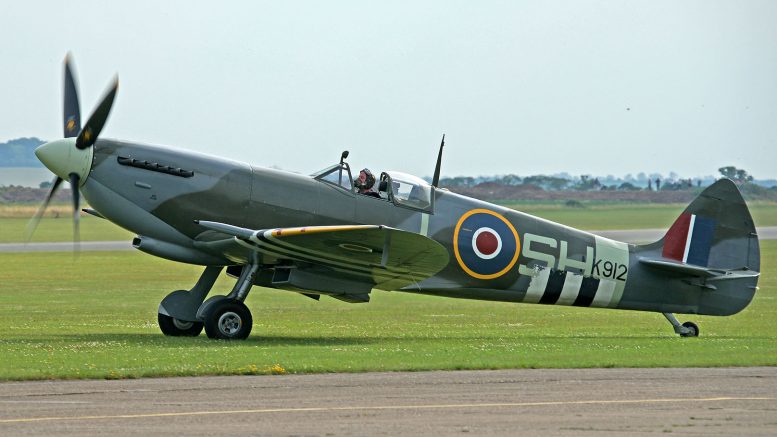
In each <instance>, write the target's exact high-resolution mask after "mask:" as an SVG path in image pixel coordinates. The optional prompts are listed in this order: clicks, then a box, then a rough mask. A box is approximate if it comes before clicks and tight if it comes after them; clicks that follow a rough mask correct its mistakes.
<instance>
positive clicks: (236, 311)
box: [205, 300, 254, 340]
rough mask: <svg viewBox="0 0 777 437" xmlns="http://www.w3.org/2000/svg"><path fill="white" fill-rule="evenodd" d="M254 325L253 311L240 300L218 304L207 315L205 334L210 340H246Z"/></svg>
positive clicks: (224, 301)
mask: <svg viewBox="0 0 777 437" xmlns="http://www.w3.org/2000/svg"><path fill="white" fill-rule="evenodd" d="M253 324H254V319H253V318H252V317H251V311H250V310H249V309H248V307H247V306H246V305H245V304H244V303H243V302H240V301H239V300H223V301H220V302H217V303H215V304H213V306H212V307H211V308H210V309H209V310H208V313H207V314H205V333H206V334H207V335H208V338H213V339H219V340H245V339H246V338H248V334H250V333H251V328H252V327H253Z"/></svg>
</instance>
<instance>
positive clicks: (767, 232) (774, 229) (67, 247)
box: [0, 226, 777, 253]
mask: <svg viewBox="0 0 777 437" xmlns="http://www.w3.org/2000/svg"><path fill="white" fill-rule="evenodd" d="M590 232H591V233H594V234H597V235H601V236H602V237H607V238H611V239H613V240H618V241H625V242H627V243H649V242H653V241H658V239H660V238H661V237H662V236H663V235H664V234H665V233H666V229H634V230H621V231H590ZM758 237H759V238H760V239H761V240H775V239H777V226H764V227H760V228H758ZM79 247H80V250H84V251H97V252H102V251H115V250H132V249H133V248H132V243H131V242H130V241H129V240H127V241H85V242H81V243H80V245H79ZM72 250H73V243H70V242H64V243H26V244H25V243H4V244H0V253H1V252H70V251H72Z"/></svg>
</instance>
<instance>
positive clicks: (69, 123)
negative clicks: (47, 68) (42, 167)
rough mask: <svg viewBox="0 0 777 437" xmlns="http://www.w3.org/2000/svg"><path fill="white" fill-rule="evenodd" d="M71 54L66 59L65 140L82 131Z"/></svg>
mask: <svg viewBox="0 0 777 437" xmlns="http://www.w3.org/2000/svg"><path fill="white" fill-rule="evenodd" d="M70 63H71V56H70V53H68V54H67V56H66V57H65V84H64V93H65V94H64V100H65V104H64V108H63V117H64V127H65V138H72V137H75V136H76V135H78V133H79V132H80V131H81V109H80V106H79V104H78V86H77V85H76V79H75V74H73V69H72V68H71V66H70Z"/></svg>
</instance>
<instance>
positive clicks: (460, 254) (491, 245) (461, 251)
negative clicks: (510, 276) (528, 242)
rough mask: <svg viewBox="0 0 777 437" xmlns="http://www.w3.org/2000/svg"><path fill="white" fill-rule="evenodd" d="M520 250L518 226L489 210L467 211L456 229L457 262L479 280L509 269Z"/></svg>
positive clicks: (490, 277)
mask: <svg viewBox="0 0 777 437" xmlns="http://www.w3.org/2000/svg"><path fill="white" fill-rule="evenodd" d="M520 249H521V241H520V239H519V238H518V232H517V231H516V230H515V227H513V225H512V224H511V223H510V222H508V221H507V219H505V218H504V217H503V216H501V215H500V214H497V213H495V212H493V211H489V210H487V209H473V210H471V211H467V212H466V213H465V214H464V215H462V216H461V218H460V219H459V221H458V223H456V229H455V230H454V232H453V251H454V254H455V255H456V261H458V263H459V266H461V268H462V269H463V270H464V271H465V272H467V274H468V275H470V276H472V277H475V278H478V279H494V278H498V277H500V276H502V275H504V274H505V273H507V272H508V271H510V269H511V268H513V266H514V265H515V263H516V261H518V254H519V253H520V251H521V250H520Z"/></svg>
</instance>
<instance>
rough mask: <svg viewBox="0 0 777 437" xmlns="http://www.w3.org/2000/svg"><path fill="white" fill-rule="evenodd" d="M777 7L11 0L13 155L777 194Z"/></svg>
mask: <svg viewBox="0 0 777 437" xmlns="http://www.w3.org/2000/svg"><path fill="white" fill-rule="evenodd" d="M776 24H777V2H775V1H768V0H767V1H742V0H738V1H676V0H671V1H656V0H650V1H609V2H600V1H511V2H488V1H477V2H474V1H463V2H454V1H429V2H423V1H408V2H399V1H391V2H381V3H378V2H370V1H355V2H343V1H327V2H323V1H310V2H290V1H284V2H272V3H269V2H254V1H251V2H248V1H246V2H213V1H208V2H194V1H180V2H179V1H150V2H146V1H132V2H122V3H121V4H117V2H105V1H95V2H85V1H77V0H74V1H67V2H53V1H51V2H39V1H23V2H22V1H13V2H6V3H4V5H3V10H2V15H0V41H2V42H1V43H0V50H2V52H0V53H2V64H0V65H1V66H2V67H1V68H0V80H1V81H2V87H1V88H0V142H4V141H6V140H8V139H12V138H16V137H22V136H37V137H40V138H42V139H49V140H51V139H55V138H58V137H60V136H61V135H62V122H61V118H62V115H61V111H62V90H61V87H62V60H63V58H64V56H65V54H66V53H67V52H68V51H72V53H73V56H74V60H75V62H76V72H77V76H78V79H79V82H80V89H81V107H82V109H81V111H82V117H83V118H84V119H86V118H87V117H88V115H89V114H90V113H91V111H92V109H93V107H94V105H95V104H96V102H97V100H98V99H99V98H100V96H101V95H102V93H103V92H104V90H105V88H106V86H107V84H108V83H109V80H110V78H111V77H112V76H113V74H114V73H118V74H119V79H120V87H119V93H118V96H117V99H116V102H115V105H114V108H113V112H112V114H111V118H110V120H109V121H108V124H107V126H106V128H105V130H104V131H103V133H102V136H103V137H106V138H120V139H125V140H135V141H141V142H148V143H154V144H164V145H173V146H176V147H180V148H186V149H191V150H197V151H202V152H206V153H211V154H216V155H221V156H225V157H228V158H232V159H237V160H241V161H247V162H250V163H252V164H256V165H262V166H270V165H275V166H279V167H281V168H284V169H288V170H293V171H299V172H303V173H309V172H312V171H314V170H316V169H318V168H321V167H324V166H326V165H328V164H330V163H333V162H335V161H337V159H338V158H339V155H340V152H341V150H343V149H348V150H350V152H351V157H350V159H349V161H350V162H351V165H352V166H354V167H358V168H361V167H364V166H368V167H370V168H372V170H373V171H375V172H379V171H381V170H388V169H392V170H402V171H406V172H409V173H414V174H417V175H420V176H425V175H431V174H432V172H433V167H434V161H435V159H436V154H437V147H438V145H439V141H440V137H441V135H442V134H443V133H446V139H447V141H446V150H445V157H444V165H443V175H448V176H453V175H492V174H505V173H516V174H519V175H522V176H526V175H531V174H553V173H560V172H568V173H570V174H573V175H578V174H583V173H585V174H596V175H607V174H614V175H616V176H623V175H625V174H628V173H631V174H637V173H639V172H646V173H651V172H659V173H663V174H668V173H669V172H670V171H675V172H677V173H679V174H681V175H683V176H701V175H710V174H716V173H717V168H718V167H721V166H724V165H736V166H738V167H740V168H744V169H746V170H748V171H749V172H750V173H751V174H753V175H755V176H756V177H757V178H774V177H777V165H776V164H777V25H776Z"/></svg>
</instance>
